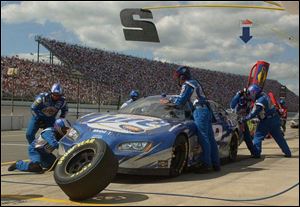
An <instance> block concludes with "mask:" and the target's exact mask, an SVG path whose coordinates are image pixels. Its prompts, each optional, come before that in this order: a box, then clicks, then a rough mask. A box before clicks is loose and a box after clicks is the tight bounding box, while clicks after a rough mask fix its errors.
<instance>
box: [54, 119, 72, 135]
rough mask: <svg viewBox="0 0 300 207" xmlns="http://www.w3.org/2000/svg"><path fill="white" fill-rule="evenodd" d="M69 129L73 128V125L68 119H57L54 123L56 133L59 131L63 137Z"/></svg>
mask: <svg viewBox="0 0 300 207" xmlns="http://www.w3.org/2000/svg"><path fill="white" fill-rule="evenodd" d="M69 128H71V124H70V122H69V121H68V120H66V119H57V120H56V121H55V123H54V129H55V131H57V132H58V133H59V134H60V135H61V136H64V135H65V134H66V133H67V130H68V129H69Z"/></svg>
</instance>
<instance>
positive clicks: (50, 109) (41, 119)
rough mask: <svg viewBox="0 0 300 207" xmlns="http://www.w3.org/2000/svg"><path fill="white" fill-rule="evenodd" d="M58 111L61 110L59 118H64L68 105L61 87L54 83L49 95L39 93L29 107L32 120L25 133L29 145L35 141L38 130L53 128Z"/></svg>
mask: <svg viewBox="0 0 300 207" xmlns="http://www.w3.org/2000/svg"><path fill="white" fill-rule="evenodd" d="M59 110H61V113H60V116H59V118H65V117H66V115H67V112H68V105H67V102H66V100H65V97H64V96H63V89H62V87H61V85H60V84H59V83H55V84H54V85H53V86H52V88H51V92H50V93H40V94H39V95H38V96H37V97H36V99H35V101H34V102H33V104H32V105H31V112H32V118H31V120H30V121H29V124H28V128H27V131H26V139H27V141H28V143H29V144H31V142H32V141H33V140H34V139H35V134H36V133H37V131H38V130H39V129H40V128H42V129H46V128H48V127H53V124H54V122H55V119H56V115H57V113H58V112H59Z"/></svg>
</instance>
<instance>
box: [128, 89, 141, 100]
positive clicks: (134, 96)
mask: <svg viewBox="0 0 300 207" xmlns="http://www.w3.org/2000/svg"><path fill="white" fill-rule="evenodd" d="M130 97H131V98H132V99H133V100H136V99H138V97H139V92H138V91H135V90H132V91H131V92H130Z"/></svg>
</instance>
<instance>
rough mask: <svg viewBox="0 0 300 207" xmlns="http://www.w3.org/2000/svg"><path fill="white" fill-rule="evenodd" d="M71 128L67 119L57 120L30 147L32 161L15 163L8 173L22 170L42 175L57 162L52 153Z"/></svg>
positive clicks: (29, 152)
mask: <svg viewBox="0 0 300 207" xmlns="http://www.w3.org/2000/svg"><path fill="white" fill-rule="evenodd" d="M70 127H71V125H70V123H69V122H68V120H66V119H57V120H56V121H55V123H54V126H53V127H49V128H46V129H44V130H43V131H42V132H41V134H40V136H39V137H37V138H36V139H34V141H33V142H32V143H31V144H30V145H29V147H28V154H29V158H30V161H29V162H27V161H23V160H19V161H17V162H15V163H13V164H12V165H11V166H10V167H9V168H8V171H14V170H16V169H17V170H20V171H25V172H36V173H42V172H44V168H45V169H49V168H50V167H51V166H52V165H53V164H54V162H55V160H56V156H55V155H54V154H53V153H52V152H53V151H54V150H55V149H57V148H58V141H59V140H60V139H61V138H62V137H63V136H64V135H65V134H66V133H67V131H68V129H69V128H70Z"/></svg>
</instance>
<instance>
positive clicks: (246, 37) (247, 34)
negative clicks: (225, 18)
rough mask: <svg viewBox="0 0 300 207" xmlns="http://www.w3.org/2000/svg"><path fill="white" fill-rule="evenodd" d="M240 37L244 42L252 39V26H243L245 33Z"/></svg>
mask: <svg viewBox="0 0 300 207" xmlns="http://www.w3.org/2000/svg"><path fill="white" fill-rule="evenodd" d="M240 38H241V40H243V41H244V43H247V42H248V41H249V40H251V38H252V36H250V27H243V35H242V36H240Z"/></svg>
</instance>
